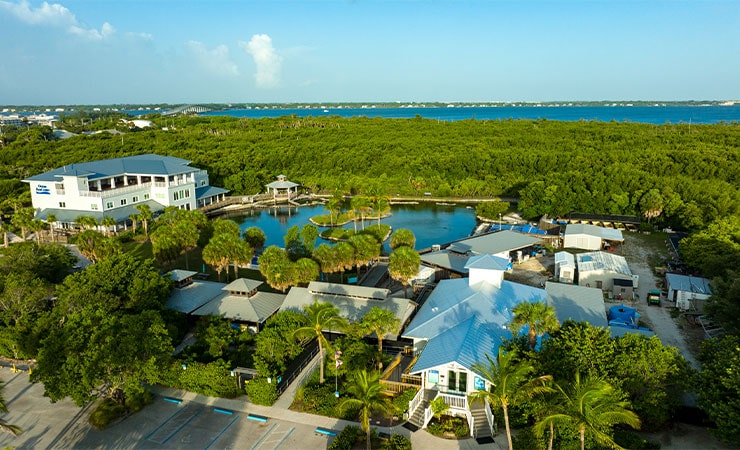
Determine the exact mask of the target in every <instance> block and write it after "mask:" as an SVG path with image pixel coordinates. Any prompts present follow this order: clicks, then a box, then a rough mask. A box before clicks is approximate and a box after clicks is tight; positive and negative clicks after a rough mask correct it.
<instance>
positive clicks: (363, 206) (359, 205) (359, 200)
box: [351, 195, 370, 233]
mask: <svg viewBox="0 0 740 450" xmlns="http://www.w3.org/2000/svg"><path fill="white" fill-rule="evenodd" d="M351 205H352V212H353V213H354V214H355V218H354V220H353V222H354V223H355V233H357V213H359V215H360V221H361V222H362V229H363V230H364V229H365V213H366V212H367V211H368V209H369V207H370V202H369V200H368V198H367V197H365V196H362V195H355V196H354V197H352V202H351Z"/></svg>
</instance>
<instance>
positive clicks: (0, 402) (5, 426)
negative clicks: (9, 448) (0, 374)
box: [0, 381, 23, 436]
mask: <svg viewBox="0 0 740 450" xmlns="http://www.w3.org/2000/svg"><path fill="white" fill-rule="evenodd" d="M2 390H3V385H2V381H0V412H3V413H6V412H8V407H7V406H6V405H5V399H4V398H3V395H2ZM0 431H3V432H5V433H10V434H12V435H13V436H17V435H19V434H21V433H23V430H21V429H20V428H19V427H17V426H15V425H11V424H9V423H7V422H6V421H5V420H3V419H0Z"/></svg>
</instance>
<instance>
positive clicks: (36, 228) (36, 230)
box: [28, 219, 46, 244]
mask: <svg viewBox="0 0 740 450" xmlns="http://www.w3.org/2000/svg"><path fill="white" fill-rule="evenodd" d="M28 228H29V229H30V230H31V231H33V236H34V238H35V239H36V243H37V244H40V243H41V230H43V229H44V228H46V224H45V223H44V221H43V220H41V219H33V220H31V221H30V222H29V223H28Z"/></svg>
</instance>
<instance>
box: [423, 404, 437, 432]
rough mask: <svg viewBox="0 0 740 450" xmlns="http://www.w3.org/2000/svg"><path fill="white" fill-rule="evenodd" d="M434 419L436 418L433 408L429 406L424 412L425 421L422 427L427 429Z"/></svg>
mask: <svg viewBox="0 0 740 450" xmlns="http://www.w3.org/2000/svg"><path fill="white" fill-rule="evenodd" d="M432 417H434V413H433V412H432V407H431V406H427V408H426V409H425V410H424V421H423V422H422V423H421V427H422V428H426V427H427V424H428V423H429V421H430V420H432Z"/></svg>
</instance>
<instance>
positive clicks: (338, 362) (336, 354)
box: [334, 349, 342, 398]
mask: <svg viewBox="0 0 740 450" xmlns="http://www.w3.org/2000/svg"><path fill="white" fill-rule="evenodd" d="M340 356H342V351H341V350H339V349H336V350H334V397H336V398H339V381H338V377H339V375H338V374H339V367H340V366H341V365H342V360H341V359H339V357H340Z"/></svg>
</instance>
